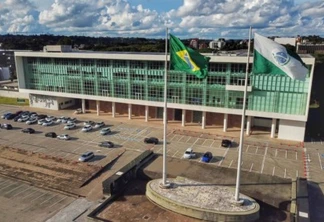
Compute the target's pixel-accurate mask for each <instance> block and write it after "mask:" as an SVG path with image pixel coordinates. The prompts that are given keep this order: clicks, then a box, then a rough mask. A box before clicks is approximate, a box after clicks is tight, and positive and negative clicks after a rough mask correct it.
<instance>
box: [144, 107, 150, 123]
mask: <svg viewBox="0 0 324 222" xmlns="http://www.w3.org/2000/svg"><path fill="white" fill-rule="evenodd" d="M149 111H150V110H149V106H145V122H148V121H149Z"/></svg>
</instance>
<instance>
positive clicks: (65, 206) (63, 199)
mask: <svg viewBox="0 0 324 222" xmlns="http://www.w3.org/2000/svg"><path fill="white" fill-rule="evenodd" d="M67 197H68V196H65V197H63V198H62V199H60V200H59V201H56V202H55V203H54V204H52V205H51V206H49V207H48V208H49V209H50V208H52V207H54V206H55V205H56V204H58V203H60V202H62V201H63V200H65V199H66V198H67ZM63 207H66V206H63ZM58 212H59V211H58Z"/></svg>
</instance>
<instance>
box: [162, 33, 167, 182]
mask: <svg viewBox="0 0 324 222" xmlns="http://www.w3.org/2000/svg"><path fill="white" fill-rule="evenodd" d="M168 35H169V31H168V28H166V33H165V64H164V111H163V171H162V184H161V186H162V187H164V188H166V187H168V184H167V166H166V165H167V164H166V157H167V123H168V104H167V89H168Z"/></svg>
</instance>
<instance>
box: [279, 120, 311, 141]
mask: <svg viewBox="0 0 324 222" xmlns="http://www.w3.org/2000/svg"><path fill="white" fill-rule="evenodd" d="M305 125H306V123H305V122H300V121H293V120H284V119H281V120H280V121H279V132H278V139H284V140H293V141H304V137H305V128H306V127H305Z"/></svg>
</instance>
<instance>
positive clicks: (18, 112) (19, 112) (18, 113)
mask: <svg viewBox="0 0 324 222" xmlns="http://www.w3.org/2000/svg"><path fill="white" fill-rule="evenodd" d="M22 112H24V111H22V110H19V111H17V112H15V114H16V115H17V116H18V115H20V114H21V113H22Z"/></svg>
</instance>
